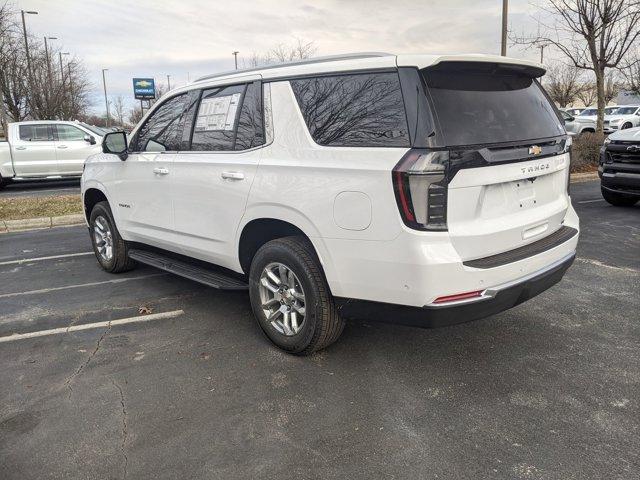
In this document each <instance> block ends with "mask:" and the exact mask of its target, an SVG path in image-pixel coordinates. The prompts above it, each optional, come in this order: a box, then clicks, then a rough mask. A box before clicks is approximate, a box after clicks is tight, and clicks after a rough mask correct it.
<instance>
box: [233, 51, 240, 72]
mask: <svg viewBox="0 0 640 480" xmlns="http://www.w3.org/2000/svg"><path fill="white" fill-rule="evenodd" d="M231 53H232V54H233V59H234V60H235V63H236V70H237V69H238V54H239V53H240V52H238V51H235V52H231Z"/></svg>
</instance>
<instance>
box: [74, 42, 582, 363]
mask: <svg viewBox="0 0 640 480" xmlns="http://www.w3.org/2000/svg"><path fill="white" fill-rule="evenodd" d="M543 74H544V70H543V68H542V67H541V66H540V65H538V64H535V63H530V62H526V61H523V60H516V59H509V58H504V57H494V56H482V55H453V56H433V55H398V56H396V55H389V54H360V55H347V56H341V57H332V58H320V59H315V60H312V61H302V62H298V63H294V64H283V65H276V66H269V67H265V68H261V69H254V70H247V71H239V72H233V73H228V74H219V75H212V76H209V77H204V78H202V79H199V80H198V81H196V82H195V83H192V84H190V85H188V86H186V87H183V88H178V89H176V90H172V91H171V92H169V93H168V94H166V95H165V96H164V97H163V98H162V99H161V100H160V101H159V102H157V104H156V105H154V107H153V108H152V109H151V110H150V111H149V112H148V113H147V115H146V116H145V118H144V119H143V120H142V121H141V123H140V124H139V125H138V127H137V128H136V129H135V130H134V131H133V132H132V135H131V139H130V141H129V142H127V139H126V136H125V135H124V134H123V133H112V134H109V135H107V136H106V137H105V140H104V142H103V149H104V152H105V153H104V154H98V155H95V156H92V157H90V158H89V159H88V160H87V162H86V168H85V171H84V175H83V178H82V192H83V202H84V207H85V211H86V218H87V222H88V225H89V228H90V233H91V238H92V241H93V245H94V250H95V253H96V256H97V258H98V261H99V262H100V265H102V267H103V268H104V269H105V270H107V271H110V272H114V273H115V272H122V271H125V270H128V269H130V268H132V267H133V266H134V265H135V262H141V263H145V264H150V265H153V266H155V267H158V268H162V269H165V270H167V271H170V272H174V273H176V274H179V275H183V276H185V277H188V278H191V279H193V280H196V281H199V282H202V283H205V284H208V285H211V286H214V287H218V288H222V289H247V290H248V291H249V296H250V299H251V304H252V307H253V311H254V313H255V316H256V318H257V320H258V323H259V324H260V326H261V327H262V329H263V330H264V332H265V333H266V334H267V336H268V337H269V338H270V339H271V340H272V341H273V342H274V343H275V344H276V345H278V346H279V347H280V348H282V349H284V350H286V351H288V352H291V353H296V354H308V353H310V352H312V351H314V350H317V349H320V348H323V347H325V346H327V345H329V344H330V343H332V342H333V341H335V340H336V339H337V338H338V336H339V335H340V333H341V331H342V328H343V318H350V317H358V316H360V317H362V316H365V317H366V318H381V319H383V320H386V321H390V322H396V323H405V324H407V323H408V324H415V325H421V326H438V325H445V324H451V323H458V322H465V321H469V320H472V319H477V318H480V317H485V316H487V315H491V314H494V313H497V312H500V311H502V310H505V309H507V308H510V307H513V306H514V305H517V304H519V303H521V302H523V301H525V300H527V299H529V298H531V297H533V296H535V295H537V294H539V293H540V292H542V291H543V290H545V289H547V288H548V287H550V286H551V285H553V284H555V283H556V282H558V281H559V280H560V279H561V278H562V276H563V274H564V272H565V271H566V269H567V268H568V267H569V265H570V264H571V262H572V261H573V259H574V256H575V250H576V244H577V242H578V218H577V216H576V213H575V211H574V210H573V208H572V206H571V202H570V198H569V195H568V192H567V186H568V178H569V155H570V154H569V150H570V145H571V142H570V138H569V137H568V136H567V134H566V132H565V130H564V127H563V125H562V120H561V119H560V117H559V114H558V112H557V110H556V109H555V108H554V107H553V105H552V103H551V102H550V101H549V99H548V97H547V96H546V94H545V93H544V91H543V90H542V88H541V87H540V85H539V83H538V80H537V78H539V77H540V76H541V75H543Z"/></svg>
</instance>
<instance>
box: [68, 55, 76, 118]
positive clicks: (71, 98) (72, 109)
mask: <svg viewBox="0 0 640 480" xmlns="http://www.w3.org/2000/svg"><path fill="white" fill-rule="evenodd" d="M71 63H72V62H69V63H67V71H68V72H69V99H70V101H71V103H70V104H69V116H71V115H73V114H74V113H75V112H74V108H73V77H72V76H71ZM72 120H73V119H72Z"/></svg>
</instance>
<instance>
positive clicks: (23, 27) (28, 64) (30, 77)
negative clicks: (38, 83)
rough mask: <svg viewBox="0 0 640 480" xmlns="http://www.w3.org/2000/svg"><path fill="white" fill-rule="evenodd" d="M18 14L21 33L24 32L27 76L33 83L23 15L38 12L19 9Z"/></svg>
mask: <svg viewBox="0 0 640 480" xmlns="http://www.w3.org/2000/svg"><path fill="white" fill-rule="evenodd" d="M20 14H21V15H22V33H24V49H25V52H26V54H27V77H28V78H29V79H30V80H31V83H32V84H33V79H32V76H31V56H30V55H29V41H28V40H27V23H26V22H25V20H24V16H25V14H26V15H37V14H38V12H36V11H35V10H20Z"/></svg>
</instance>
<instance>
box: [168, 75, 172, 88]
mask: <svg viewBox="0 0 640 480" xmlns="http://www.w3.org/2000/svg"><path fill="white" fill-rule="evenodd" d="M170 78H171V75H167V91H169V90H171V81H170V80H169V79H170Z"/></svg>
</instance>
